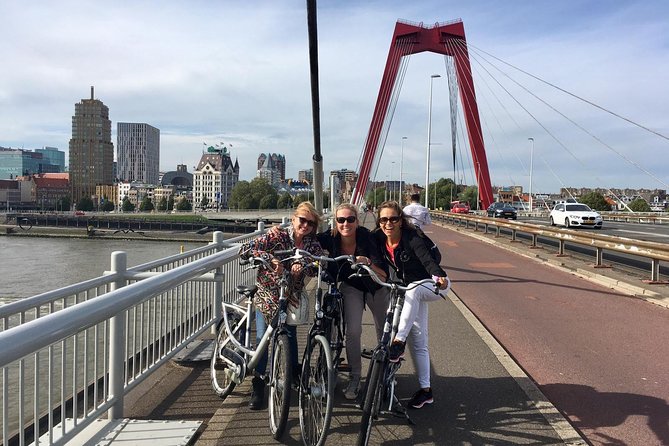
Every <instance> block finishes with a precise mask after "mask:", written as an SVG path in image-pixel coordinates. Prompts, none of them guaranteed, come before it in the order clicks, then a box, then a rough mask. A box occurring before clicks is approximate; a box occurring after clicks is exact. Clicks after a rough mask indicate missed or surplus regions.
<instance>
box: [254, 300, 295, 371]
mask: <svg viewBox="0 0 669 446" xmlns="http://www.w3.org/2000/svg"><path fill="white" fill-rule="evenodd" d="M284 327H285V328H286V334H287V335H288V348H289V349H290V352H289V353H290V359H291V361H292V364H293V371H294V373H297V371H298V370H297V327H295V326H294V325H287V324H286V325H284ZM266 331H267V322H265V317H264V316H263V315H262V313H261V312H260V311H259V310H256V345H258V344H259V343H260V340H261V339H262V337H263V335H264V334H265V332H266ZM268 352H269V346H268V347H267V348H266V349H265V351H264V352H263V354H262V356H261V357H260V360H259V361H258V365H256V375H264V374H265V371H266V369H267V359H268V357H269V355H268Z"/></svg>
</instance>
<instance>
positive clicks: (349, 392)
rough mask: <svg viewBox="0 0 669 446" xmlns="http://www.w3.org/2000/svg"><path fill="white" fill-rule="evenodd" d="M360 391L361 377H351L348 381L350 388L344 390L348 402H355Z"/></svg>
mask: <svg viewBox="0 0 669 446" xmlns="http://www.w3.org/2000/svg"><path fill="white" fill-rule="evenodd" d="M359 390H360V377H359V376H357V375H351V376H350V378H349V381H348V386H346V390H344V398H346V399H347V400H354V399H356V398H357V397H358V391H359Z"/></svg>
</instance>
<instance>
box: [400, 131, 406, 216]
mask: <svg viewBox="0 0 669 446" xmlns="http://www.w3.org/2000/svg"><path fill="white" fill-rule="evenodd" d="M406 139H407V137H406V136H403V137H402V151H401V152H400V196H399V200H398V201H399V202H400V205H402V204H403V203H402V202H403V201H404V200H403V198H404V186H403V184H404V183H402V181H403V180H404V178H403V176H402V173H403V169H404V141H405V140H406Z"/></svg>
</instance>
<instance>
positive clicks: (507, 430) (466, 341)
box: [124, 227, 653, 445]
mask: <svg viewBox="0 0 669 446" xmlns="http://www.w3.org/2000/svg"><path fill="white" fill-rule="evenodd" d="M430 232H432V234H430V235H431V237H432V238H433V239H435V240H439V243H440V246H441V247H442V251H445V252H446V255H445V256H444V257H445V264H446V265H447V267H449V266H451V265H449V256H448V254H447V252H448V250H449V246H452V245H453V243H457V242H453V239H454V238H460V239H461V238H462V235H460V234H457V236H456V235H453V234H451V233H449V232H448V230H446V229H442V228H438V227H434V229H433V230H432V231H430ZM479 236H481V235H479ZM520 245H521V244H514V246H515V247H516V248H514V249H518V246H520ZM526 252H530V251H526ZM531 255H536V251H532V252H531ZM539 255H540V256H545V257H546V258H547V259H552V260H551V261H553V262H558V263H560V264H562V266H563V267H566V268H570V269H571V270H572V271H576V270H579V274H580V275H583V276H587V275H592V277H593V278H594V277H596V278H597V279H598V280H599V281H600V282H601V283H604V284H609V285H612V284H613V283H614V280H617V279H615V276H616V274H619V273H615V272H611V271H608V270H602V271H598V270H594V269H593V268H589V267H588V266H587V265H584V264H580V263H579V262H578V261H577V260H575V259H572V258H560V259H559V260H555V259H554V255H553V254H551V253H548V252H545V251H543V252H542V253H541V254H539ZM519 259H522V258H521V257H514V258H513V259H508V261H509V262H516V261H519V262H521V263H522V262H532V261H530V260H528V259H527V258H524V260H519ZM483 261H484V262H485V261H487V260H486V259H484V260H483ZM490 261H493V260H490ZM532 263H534V262H532ZM521 269H522V268H521ZM550 270H553V269H550ZM553 271H554V270H553ZM516 274H519V271H518V270H517V271H516ZM520 274H522V271H521V272H520ZM527 274H528V275H530V274H536V271H533V272H530V271H528V272H527ZM547 274H550V273H547ZM562 274H563V275H564V273H562ZM458 275H459V273H458V272H457V270H456V268H454V270H453V271H451V277H452V278H454V286H453V289H454V291H455V293H453V294H452V295H451V296H449V300H447V301H444V302H437V303H433V304H431V305H430V333H431V336H430V351H431V355H432V368H433V372H432V381H433V382H432V384H433V389H434V396H435V403H434V404H433V405H431V406H428V407H425V408H423V409H421V410H418V411H410V412H409V413H410V415H411V417H412V420H413V421H414V422H415V425H414V426H411V425H408V424H407V423H406V421H405V420H403V419H401V418H390V417H386V418H382V419H381V420H379V421H378V422H377V423H376V424H375V426H376V427H375V429H374V432H373V436H372V444H393V443H396V444H546V445H549V444H585V442H584V441H583V440H582V439H581V437H580V436H579V434H578V433H576V431H575V430H573V428H571V426H569V425H568V424H567V423H566V422H565V421H564V419H563V418H562V417H561V416H560V415H559V413H558V412H557V411H556V410H555V409H554V408H552V406H551V405H550V404H547V403H546V402H545V401H543V397H542V395H541V393H540V392H538V391H536V388H535V387H534V385H533V384H532V380H530V379H529V378H527V377H526V376H525V375H524V373H523V372H522V371H521V370H520V368H519V367H517V366H516V365H515V363H514V362H513V361H512V360H511V359H510V358H509V355H508V354H507V353H506V352H505V351H504V350H503V349H502V348H501V347H500V346H499V345H498V344H497V343H496V341H495V340H494V339H493V338H492V336H490V335H489V334H488V333H487V331H486V330H485V329H484V328H483V327H482V326H481V325H480V323H479V322H478V320H477V319H476V318H475V317H473V316H472V315H471V314H470V313H469V311H468V310H467V308H466V306H465V305H463V304H462V302H461V301H460V299H459V298H458V296H457V293H458V291H459V288H460V289H462V290H464V289H466V287H465V286H464V284H462V285H461V286H460V287H459V286H458ZM607 275H610V276H612V278H607V277H606V276H607ZM566 277H568V278H569V280H570V281H571V280H573V281H576V282H578V283H579V284H581V282H580V281H581V280H582V279H580V278H578V277H574V276H572V275H566ZM532 278H533V277H532ZM532 278H530V277H528V286H531V284H532V280H531V279H532ZM583 283H587V282H583ZM581 285H582V286H583V287H584V288H587V287H588V285H583V284H581ZM633 286H634V287H639V289H640V290H641V291H640V292H643V288H644V287H646V288H649V289H650V288H653V287H652V286H650V285H645V284H644V283H643V282H641V281H638V280H635V281H634V283H633ZM462 297H463V298H464V297H466V296H462ZM463 300H465V301H466V299H463ZM365 324H366V325H367V327H366V329H365V330H364V333H365V335H366V336H367V337H366V338H364V339H363V342H364V343H365V344H366V345H368V346H371V344H372V342H373V339H371V337H369V336H370V335H371V334H372V332H373V330H372V326H371V319H370V318H369V315H368V314H365ZM363 364H364V363H363ZM156 375H157V376H155V377H154V378H153V379H152V380H151V382H149V383H146V384H144V385H142V386H140V387H139V388H138V389H136V390H135V391H134V392H133V393H132V394H131V395H130V396H129V398H128V399H127V401H126V409H125V414H124V415H125V416H127V417H132V418H138V419H154V420H181V419H185V420H203V421H204V423H203V426H202V427H201V429H200V431H199V433H198V435H197V436H196V440H195V444H198V445H209V444H212V445H213V444H226V445H236V444H240V445H242V444H243V445H248V444H277V443H278V442H276V441H274V440H273V439H272V437H271V435H270V434H269V428H268V421H267V411H266V410H263V411H256V412H254V411H250V410H249V409H248V408H247V403H248V396H249V394H250V392H249V383H248V381H247V382H245V383H244V385H243V386H241V388H239V389H238V390H237V391H236V392H234V394H233V395H231V396H230V397H229V398H228V399H227V400H226V401H224V402H221V401H220V399H218V398H217V397H216V396H215V395H214V394H213V392H212V390H211V387H210V384H209V370H208V362H206V361H205V362H196V363H188V364H184V363H181V364H177V363H171V364H168V365H167V366H164V367H163V370H161V371H160V372H159V373H157V374H156ZM399 380H400V382H399V396H400V398H401V399H402V400H403V401H405V402H406V400H407V399H408V398H409V397H410V395H411V393H412V392H413V391H414V390H415V388H416V387H417V382H416V378H415V374H414V368H413V361H412V359H411V358H410V357H409V356H408V355H407V361H406V362H405V364H404V365H403V367H402V369H401V373H400V377H399ZM345 383H346V377H345V376H340V381H339V384H338V386H337V392H338V394H337V395H338V397H337V400H336V402H335V413H334V418H333V422H332V427H331V431H330V435H329V437H328V442H327V443H328V444H352V443H354V441H355V438H356V435H357V430H358V426H359V420H360V410H359V409H358V408H357V407H356V406H355V404H353V403H352V402H349V401H347V400H345V399H344V398H343V395H342V394H341V392H342V389H343V387H344V386H345ZM294 395H295V397H294V399H293V400H294V402H296V401H295V400H296V399H297V396H296V394H294ZM538 408H542V410H543V412H544V413H543V414H542V412H541V411H540V410H539V409H538ZM297 415H298V414H297V407H296V406H295V404H293V408H292V409H291V413H290V421H289V429H288V431H287V433H286V434H285V436H284V438H283V441H282V443H284V444H295V445H297V444H301V439H300V428H299V422H298V418H297ZM547 419H550V420H551V422H549V421H547Z"/></svg>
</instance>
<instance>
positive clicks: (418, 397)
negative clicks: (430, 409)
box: [409, 389, 434, 409]
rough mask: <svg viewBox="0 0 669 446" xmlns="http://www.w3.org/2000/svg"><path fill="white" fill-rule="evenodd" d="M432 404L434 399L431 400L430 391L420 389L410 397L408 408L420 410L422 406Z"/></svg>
mask: <svg viewBox="0 0 669 446" xmlns="http://www.w3.org/2000/svg"><path fill="white" fill-rule="evenodd" d="M432 403H434V399H433V398H432V389H430V390H423V389H420V390H418V392H416V393H414V394H413V396H412V397H411V400H409V407H411V408H413V409H420V408H421V407H423V406H424V405H426V404H432Z"/></svg>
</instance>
